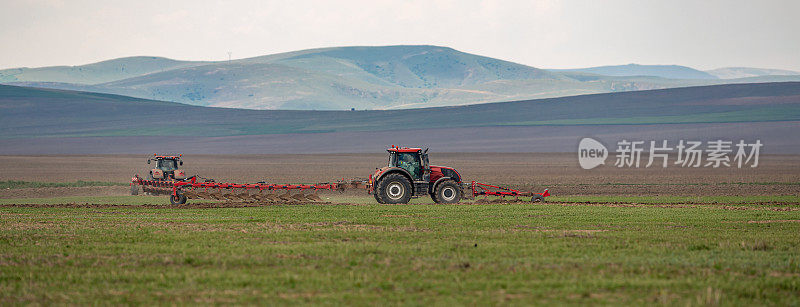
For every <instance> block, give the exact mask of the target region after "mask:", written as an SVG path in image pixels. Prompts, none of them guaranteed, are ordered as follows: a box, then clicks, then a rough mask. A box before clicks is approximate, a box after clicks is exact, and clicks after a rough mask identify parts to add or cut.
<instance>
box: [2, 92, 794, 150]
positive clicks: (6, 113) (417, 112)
mask: <svg viewBox="0 0 800 307" xmlns="http://www.w3.org/2000/svg"><path fill="white" fill-rule="evenodd" d="M0 109H2V110H3V112H2V113H0V135H1V136H2V137H3V138H20V137H84V136H137V135H163V136H235V135H254V134H256V135H257V134H281V133H319V132H342V131H396V130H404V129H405V130H407V129H432V128H456V127H484V126H563V125H605V124H614V125H619V124H674V123H721V122H761V121H796V120H800V83H798V82H786V83H760V84H734V85H717V86H703V87H688V88H676V89H665V90H652V91H637V92H624V93H609V94H594V95H583V96H573V97H562V98H550V99H538V100H527V101H516V102H505V103H489V104H478V105H468V106H458V107H440V108H426V109H409V110H391V111H291V110H265V111H259V110H244V109H226V108H207V107H198V106H189V105H183V104H178V103H171V102H162V101H153V100H144V99H137V98H131V97H125V96H117V95H109V94H98V93H87V92H73V91H63V90H52V89H34V88H24V87H16V86H0Z"/></svg>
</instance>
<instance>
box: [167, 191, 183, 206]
mask: <svg viewBox="0 0 800 307" xmlns="http://www.w3.org/2000/svg"><path fill="white" fill-rule="evenodd" d="M169 202H170V203H171V204H173V205H183V204H185V203H186V195H183V194H181V193H177V194H175V195H170V196H169Z"/></svg>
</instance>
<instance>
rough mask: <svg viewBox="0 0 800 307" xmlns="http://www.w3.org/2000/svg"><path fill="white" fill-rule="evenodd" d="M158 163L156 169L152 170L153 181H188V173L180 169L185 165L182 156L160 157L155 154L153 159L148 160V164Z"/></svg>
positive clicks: (151, 177)
mask: <svg viewBox="0 0 800 307" xmlns="http://www.w3.org/2000/svg"><path fill="white" fill-rule="evenodd" d="M153 161H155V162H156V167H155V168H153V169H151V170H150V178H149V179H151V180H170V179H177V180H181V179H186V172H184V171H183V170H181V169H179V166H182V165H183V161H181V155H180V154H179V155H177V156H159V155H156V154H153V157H152V158H149V159H147V164H150V163H151V162H153Z"/></svg>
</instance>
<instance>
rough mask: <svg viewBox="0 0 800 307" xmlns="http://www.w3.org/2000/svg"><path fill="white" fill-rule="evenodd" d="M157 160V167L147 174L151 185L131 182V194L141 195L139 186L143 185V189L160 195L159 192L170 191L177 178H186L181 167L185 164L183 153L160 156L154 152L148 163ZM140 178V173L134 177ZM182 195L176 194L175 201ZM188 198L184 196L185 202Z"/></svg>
mask: <svg viewBox="0 0 800 307" xmlns="http://www.w3.org/2000/svg"><path fill="white" fill-rule="evenodd" d="M153 162H155V164H156V165H155V168H153V169H151V170H150V174H148V176H147V182H150V183H151V184H149V185H141V184H131V195H139V186H140V185H141V186H142V190H143V191H144V192H145V193H148V194H153V195H158V194H165V193H170V191H171V189H168V188H167V187H170V186H171V185H172V182H173V181H175V180H183V179H186V172H184V171H183V170H181V169H179V167H180V166H181V165H183V161H181V155H180V154H179V155H177V156H159V155H158V154H153V157H151V158H148V159H147V164H151V163H153ZM136 178H138V175H137V176H136V177H134V179H136ZM180 199H181V198H180V197H179V196H176V198H175V200H174V201H173V202H175V201H178V202H180ZM185 202H186V198H185V197H184V198H183V202H181V203H185Z"/></svg>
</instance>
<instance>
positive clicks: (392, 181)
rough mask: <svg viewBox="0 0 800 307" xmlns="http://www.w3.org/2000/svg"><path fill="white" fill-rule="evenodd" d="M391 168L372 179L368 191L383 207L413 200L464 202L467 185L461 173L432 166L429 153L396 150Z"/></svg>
mask: <svg viewBox="0 0 800 307" xmlns="http://www.w3.org/2000/svg"><path fill="white" fill-rule="evenodd" d="M387 151H388V152H389V165H387V166H384V167H382V168H379V169H378V170H376V171H375V173H374V174H371V175H369V179H368V183H367V191H368V192H369V193H370V194H372V195H373V196H374V197H375V200H376V201H378V203H381V204H406V203H408V202H409V201H410V200H411V198H412V197H419V196H425V195H430V196H431V198H433V201H434V202H436V203H444V204H452V203H457V202H459V201H461V198H462V197H463V196H464V188H465V187H466V186H465V184H464V183H463V182H462V180H461V175H459V174H458V172H457V171H456V170H455V169H453V168H451V167H446V166H435V165H430V164H429V163H428V150H427V149H425V151H422V149H421V148H408V147H402V148H401V147H396V146H392V147H391V148H389V149H387Z"/></svg>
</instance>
